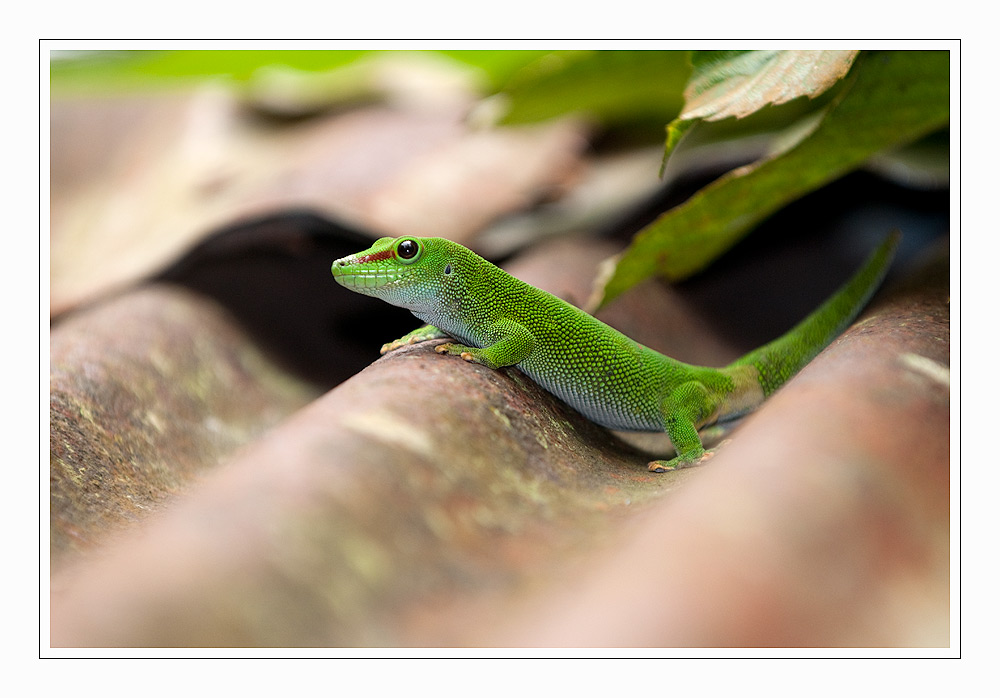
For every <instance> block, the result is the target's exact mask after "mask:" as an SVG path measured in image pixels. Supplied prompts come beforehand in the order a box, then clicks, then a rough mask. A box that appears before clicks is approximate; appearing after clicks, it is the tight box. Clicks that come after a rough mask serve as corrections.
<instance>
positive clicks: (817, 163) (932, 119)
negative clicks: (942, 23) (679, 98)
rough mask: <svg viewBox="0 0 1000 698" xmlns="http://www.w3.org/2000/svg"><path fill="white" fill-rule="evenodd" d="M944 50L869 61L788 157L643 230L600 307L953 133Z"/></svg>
mask: <svg viewBox="0 0 1000 698" xmlns="http://www.w3.org/2000/svg"><path fill="white" fill-rule="evenodd" d="M948 60H949V55H948V52H947V51H891V52H875V53H870V54H869V53H866V54H863V55H862V56H860V57H859V58H858V60H857V61H856V64H855V67H854V70H853V71H852V73H851V75H850V76H849V77H848V84H846V85H845V89H843V90H842V91H841V92H840V93H839V94H838V95H837V97H836V98H835V99H834V100H833V101H832V102H831V103H830V105H829V106H828V107H827V110H826V112H825V114H824V115H823V118H822V120H821V121H820V122H819V123H818V125H817V126H816V127H815V128H814V130H812V131H811V132H809V133H808V135H807V136H806V137H805V138H802V139H801V140H799V141H798V142H797V144H796V145H795V146H794V147H792V148H791V149H789V150H787V151H786V152H784V153H783V154H780V155H778V156H776V157H772V158H769V159H765V160H762V161H759V162H757V163H754V164H752V165H748V166H746V167H742V168H739V169H736V170H733V171H732V172H729V173H728V174H726V175H724V176H723V177H721V178H719V179H718V180H716V181H715V182H713V183H712V184H710V185H708V186H707V187H705V188H704V189H702V190H701V191H699V192H698V193H696V194H695V195H694V196H692V197H691V198H690V199H689V200H688V201H686V202H685V203H683V204H681V205H680V206H678V207H676V208H674V209H672V210H670V211H668V212H667V213H665V214H663V215H662V216H661V217H660V218H658V219H657V220H656V221H654V222H653V223H651V224H650V225H649V226H647V227H646V228H645V229H644V230H642V231H640V232H639V233H638V234H637V235H636V236H635V238H634V239H633V241H632V244H631V245H630V246H629V248H628V249H626V250H625V252H623V253H622V255H621V256H620V258H619V259H618V261H617V265H616V267H615V269H614V271H613V272H611V273H610V274H608V275H607V278H606V280H605V281H604V283H603V287H599V288H598V289H596V294H595V295H596V296H597V297H598V298H599V299H600V302H601V304H603V303H607V302H608V301H609V300H611V299H612V298H614V297H616V296H617V295H619V294H620V293H622V292H623V291H625V290H626V289H628V288H630V287H631V286H633V285H635V284H637V283H639V282H640V281H643V280H645V279H647V278H649V277H650V276H653V275H655V274H657V273H659V274H662V275H664V276H666V277H668V278H670V279H674V280H678V279H683V278H685V277H687V276H690V275H691V274H693V273H695V272H697V271H699V270H701V269H703V268H704V267H705V266H706V265H708V264H709V263H710V262H711V261H712V260H713V259H715V258H716V257H718V256H719V255H721V254H722V253H723V252H725V251H726V250H727V249H729V248H730V247H731V246H732V245H733V244H735V243H736V242H737V241H738V240H739V239H740V238H742V237H743V236H744V235H746V234H747V232H749V230H750V229H751V228H753V227H754V226H755V225H756V224H757V223H759V222H760V221H761V220H763V219H764V218H766V217H767V216H769V215H771V214H772V213H773V212H775V211H776V210H778V209H779V208H781V207H782V206H784V205H785V204H787V203H789V202H791V201H793V200H795V199H797V198H799V197H801V196H803V195H804V194H806V193H808V192H810V191H813V190H815V189H817V188H819V187H821V186H823V185H824V184H827V183H828V182H830V181H832V180H834V179H836V178H838V177H840V176H842V175H844V174H846V173H847V172H849V171H851V170H853V169H856V168H857V167H859V166H861V165H862V164H864V163H865V161H866V160H868V159H869V158H870V157H871V156H872V155H874V154H876V153H879V152H882V151H885V150H887V149H890V148H898V147H901V146H903V145H906V144H908V143H912V142H913V141H916V140H917V139H919V138H921V137H923V136H925V135H927V134H930V133H932V132H934V131H936V130H938V129H941V128H943V127H945V126H947V124H948V109H949V103H948V77H949V73H948Z"/></svg>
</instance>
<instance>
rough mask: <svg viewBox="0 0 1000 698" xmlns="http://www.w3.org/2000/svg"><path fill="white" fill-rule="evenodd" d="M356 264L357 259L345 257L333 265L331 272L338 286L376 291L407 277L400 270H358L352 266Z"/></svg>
mask: <svg viewBox="0 0 1000 698" xmlns="http://www.w3.org/2000/svg"><path fill="white" fill-rule="evenodd" d="M356 263H357V259H356V258H355V257H344V258H343V259H338V260H337V261H336V262H334V263H333V266H332V267H330V272H331V273H332V274H333V278H334V279H335V280H336V282H337V283H338V284H340V285H341V286H346V287H347V288H351V289H354V290H356V291H363V290H365V289H373V290H374V289H378V288H384V287H386V286H391V285H393V284H395V283H398V282H399V281H401V280H402V279H403V277H404V276H405V274H403V273H402V271H401V270H398V269H366V270H361V269H357V268H354V267H353V266H352V265H354V264H356Z"/></svg>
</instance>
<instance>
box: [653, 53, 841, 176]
mask: <svg viewBox="0 0 1000 698" xmlns="http://www.w3.org/2000/svg"><path fill="white" fill-rule="evenodd" d="M857 54H858V52H857V51H695V52H694V54H693V55H692V58H691V60H692V64H693V69H692V72H691V80H690V81H689V82H688V86H687V88H686V89H685V90H684V99H685V103H684V110H683V111H682V112H681V114H680V116H678V117H677V118H676V119H674V121H672V122H671V123H670V124H669V125H668V126H667V146H666V150H665V152H664V155H663V161H664V164H666V161H667V158H668V157H670V154H671V153H672V152H673V150H674V148H675V147H676V145H677V143H678V142H679V141H680V139H681V137H682V136H683V135H684V134H685V133H687V132H688V131H689V130H690V129H691V127H692V126H694V125H695V124H696V123H698V122H700V121H720V120H722V119H728V118H730V117H736V118H737V119H742V118H744V117H746V116H749V115H750V114H753V113H754V112H758V111H760V110H761V109H763V108H764V107H766V106H768V105H777V104H784V103H786V102H790V101H791V100H793V99H797V98H799V97H809V98H810V99H813V98H815V97H818V96H819V95H821V94H823V93H824V92H826V91H827V90H828V89H830V87H832V86H833V85H835V84H836V83H837V82H838V81H839V80H840V79H841V78H843V77H844V76H845V75H846V74H847V71H848V70H850V68H851V65H852V64H853V63H854V59H855V58H856V57H857Z"/></svg>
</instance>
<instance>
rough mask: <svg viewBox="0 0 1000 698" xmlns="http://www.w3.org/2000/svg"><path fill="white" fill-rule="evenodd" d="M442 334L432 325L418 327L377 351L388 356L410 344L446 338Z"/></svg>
mask: <svg viewBox="0 0 1000 698" xmlns="http://www.w3.org/2000/svg"><path fill="white" fill-rule="evenodd" d="M447 336H448V335H446V334H445V333H444V332H442V331H441V330H439V329H438V328H436V327H434V326H433V325H424V326H423V327H418V328H417V329H415V330H413V331H412V332H408V333H407V334H404V335H403V336H402V337H400V338H399V339H394V340H393V341H391V342H386V343H385V344H383V345H382V349H381V350H380V351H379V353H380V354H388V353H389V352H390V351H395V350H396V349H399V348H400V347H406V346H409V345H411V344H417V343H418V342H427V341H429V340H431V339H442V338H444V337H447Z"/></svg>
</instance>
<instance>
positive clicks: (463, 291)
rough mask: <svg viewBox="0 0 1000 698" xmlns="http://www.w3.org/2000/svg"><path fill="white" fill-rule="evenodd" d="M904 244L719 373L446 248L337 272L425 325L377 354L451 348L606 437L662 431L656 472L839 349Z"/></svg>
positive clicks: (343, 265) (396, 252)
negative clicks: (428, 344)
mask: <svg viewBox="0 0 1000 698" xmlns="http://www.w3.org/2000/svg"><path fill="white" fill-rule="evenodd" d="M898 238H899V236H898V234H893V235H890V236H889V237H888V238H887V239H886V241H885V242H884V243H882V245H881V246H879V248H878V249H877V250H875V252H874V253H873V254H872V256H871V258H870V259H869V260H868V261H867V262H866V263H865V265H864V266H863V267H862V268H861V269H860V270H859V271H858V272H857V273H856V274H855V275H854V277H852V278H851V280H850V281H848V282H847V283H846V284H845V285H844V286H843V287H842V288H841V289H840V290H838V291H837V292H836V293H834V295H833V296H831V297H830V299H829V300H827V301H826V302H825V303H823V305H821V306H820V307H819V308H818V309H816V310H815V311H814V312H813V313H812V314H811V315H809V316H808V317H807V318H806V319H805V320H803V321H802V322H800V323H799V324H798V325H796V326H795V327H794V328H792V329H791V330H790V331H789V332H787V333H786V334H784V335H782V336H781V337H779V338H778V339H776V340H774V341H773V342H770V343H769V344H766V345H764V346H763V347H761V348H759V349H757V350H755V351H752V352H750V353H749V354H747V355H746V356H744V357H742V358H740V359H738V360H737V361H735V362H733V363H732V364H730V365H729V366H726V367H724V368H707V367H703V366H694V365H690V364H685V363H682V362H680V361H676V360H674V359H671V358H670V357H668V356H664V355H663V354H660V353H659V352H656V351H653V350H652V349H650V348H648V347H645V346H643V345H641V344H639V343H638V342H635V341H633V340H631V339H629V338H628V337H626V336H625V335H623V334H622V333H621V332H618V331H617V330H615V329H613V328H611V327H609V326H608V325H605V324H604V323H603V322H601V321H600V320H597V319H596V318H594V317H592V316H590V315H588V314H587V313H585V312H583V311H582V310H580V309H579V308H576V307H574V306H572V305H570V304H569V303H566V302H565V301H563V300H561V299H559V298H556V297H555V296H553V295H552V294H550V293H546V292H545V291H542V290H540V289H537V288H535V287H534V286H530V285H528V284H526V283H524V282H523V281H520V280H519V279H516V278H514V277H513V276H511V275H510V274H508V273H507V272H505V271H503V270H502V269H500V268H499V267H497V266H495V265H493V264H491V263H490V262H488V261H486V260H485V259H483V258H482V257H480V256H479V255H477V254H475V253H474V252H472V251H471V250H468V249H466V248H465V247H463V246H461V245H459V244H457V243H455V242H451V241H450V240H445V239H443V238H418V237H401V238H395V239H393V238H381V239H380V240H377V241H376V242H375V244H374V245H372V246H371V247H370V248H368V249H367V250H365V251H363V252H359V253H357V254H354V255H350V256H348V257H344V258H343V259H338V260H337V261H336V262H334V263H333V267H332V272H333V276H334V278H335V279H336V280H337V282H338V283H340V284H341V285H342V286H345V287H347V288H349V289H351V290H352V291H356V292H358V293H363V294H365V295H368V296H375V297H377V298H381V299H382V300H384V301H386V302H388V303H391V304H392V305H397V306H400V307H403V308H407V309H408V310H410V311H411V312H412V313H413V314H414V315H416V316H417V317H418V318H420V319H421V320H423V321H424V322H426V323H428V325H427V326H425V327H421V328H420V329H418V330H415V331H413V332H411V333H409V334H408V335H406V336H404V337H402V338H401V339H399V340H396V341H395V342H391V343H389V344H386V345H385V346H384V347H382V353H385V352H386V351H391V350H393V349H395V348H398V347H400V346H403V345H406V344H412V343H415V342H421V341H426V340H429V339H436V338H441V337H447V338H451V339H453V340H456V341H457V342H452V343H448V344H442V345H440V346H438V347H436V348H435V350H436V351H437V352H439V353H442V354H452V355H455V356H460V357H462V358H463V359H465V360H466V361H471V362H475V363H478V364H482V365H484V366H488V367H489V368H492V369H496V368H500V367H501V366H515V365H516V366H517V367H518V368H520V369H521V370H522V371H523V372H524V373H525V374H527V375H528V376H529V377H530V378H531V379H532V380H534V381H535V382H536V383H538V384H539V385H541V386H542V387H543V388H545V389H546V390H548V391H549V392H551V393H553V394H554V395H556V396H557V397H559V398H560V399H562V400H563V401H564V402H566V403H567V404H569V405H570V406H572V407H573V408H575V409H576V410H578V411H579V412H581V413H582V414H583V415H585V416H586V417H587V418H589V419H590V420H592V421H594V422H597V423H598V424H601V425H603V426H606V427H609V428H611V429H622V430H627V431H666V432H667V435H668V436H669V437H670V441H671V442H672V443H673V445H674V448H675V449H676V452H677V456H676V457H675V458H673V459H672V460H669V461H662V460H658V461H653V462H652V463H650V464H649V469H650V470H652V471H655V472H663V471H664V470H673V469H675V468H678V467H682V466H686V465H692V464H695V463H697V462H698V461H699V460H701V459H702V458H703V457H705V455H706V451H705V449H704V447H703V446H702V442H701V438H700V437H699V435H698V429H700V428H701V427H704V426H708V425H710V424H713V423H715V422H718V421H720V420H726V419H732V418H735V417H739V416H741V415H743V414H746V413H747V412H750V411H751V410H753V409H754V408H755V407H757V406H758V405H760V404H761V403H762V402H763V401H764V399H765V398H767V397H768V396H769V395H771V393H773V392H774V391H775V390H777V389H778V388H779V387H780V386H781V385H782V384H783V383H785V382H786V381H787V380H788V379H789V378H791V377H792V376H793V375H794V374H795V373H796V372H798V371H799V370H800V369H801V368H802V367H803V366H805V364H806V363H808V362H809V361H810V360H811V359H812V358H813V357H815V356H816V355H817V354H818V353H819V352H820V351H821V350H822V349H823V348H824V347H825V346H827V345H828V344H829V343H830V342H832V341H833V340H834V339H835V338H836V337H837V335H839V334H840V333H841V332H842V331H843V330H844V329H845V328H846V327H847V325H848V324H849V323H850V322H851V321H852V320H853V319H854V318H855V317H856V316H857V314H858V313H859V312H860V311H861V309H862V308H863V307H864V306H865V304H866V303H867V302H868V300H869V299H870V298H871V296H872V294H873V293H874V292H875V289H876V288H878V285H879V284H880V283H881V281H882V278H883V277H884V276H885V272H886V271H887V269H888V267H889V263H890V262H891V260H892V255H893V252H894V250H895V248H896V244H897V242H898Z"/></svg>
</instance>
